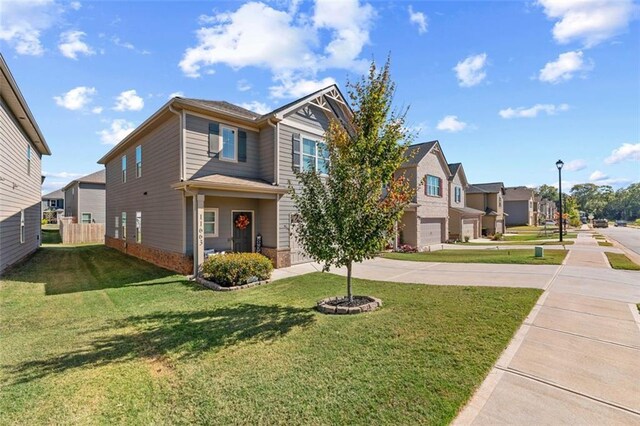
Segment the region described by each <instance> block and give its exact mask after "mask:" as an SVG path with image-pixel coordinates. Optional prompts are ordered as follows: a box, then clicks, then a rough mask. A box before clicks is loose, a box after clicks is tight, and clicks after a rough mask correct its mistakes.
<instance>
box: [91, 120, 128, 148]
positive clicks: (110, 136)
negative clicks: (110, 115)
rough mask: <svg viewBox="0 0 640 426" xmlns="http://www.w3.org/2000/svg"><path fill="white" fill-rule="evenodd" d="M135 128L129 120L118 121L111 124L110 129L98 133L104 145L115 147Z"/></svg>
mask: <svg viewBox="0 0 640 426" xmlns="http://www.w3.org/2000/svg"><path fill="white" fill-rule="evenodd" d="M135 128H136V127H135V126H134V124H133V123H131V122H129V121H127V120H123V119H116V120H113V121H112V122H111V125H110V126H109V128H108V129H103V130H100V131H99V132H97V133H98V135H99V136H100V140H101V141H102V143H103V144H105V145H115V144H117V143H118V142H120V141H121V140H122V139H124V138H125V137H127V135H128V134H129V133H131V132H133V130H134V129H135Z"/></svg>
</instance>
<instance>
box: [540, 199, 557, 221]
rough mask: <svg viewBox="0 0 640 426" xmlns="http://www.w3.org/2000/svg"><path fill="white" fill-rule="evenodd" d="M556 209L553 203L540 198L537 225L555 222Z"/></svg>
mask: <svg viewBox="0 0 640 426" xmlns="http://www.w3.org/2000/svg"><path fill="white" fill-rule="evenodd" d="M557 211H558V208H557V206H556V203H555V201H551V200H548V199H546V198H542V199H540V200H539V202H538V223H539V224H543V223H544V222H546V221H549V220H552V221H553V220H555V215H556V212H557Z"/></svg>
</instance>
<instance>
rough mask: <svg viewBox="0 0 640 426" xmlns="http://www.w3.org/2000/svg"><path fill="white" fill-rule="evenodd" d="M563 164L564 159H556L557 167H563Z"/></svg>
mask: <svg viewBox="0 0 640 426" xmlns="http://www.w3.org/2000/svg"><path fill="white" fill-rule="evenodd" d="M562 166H564V163H563V162H562V160H558V161H556V167H557V168H558V170H560V169H562Z"/></svg>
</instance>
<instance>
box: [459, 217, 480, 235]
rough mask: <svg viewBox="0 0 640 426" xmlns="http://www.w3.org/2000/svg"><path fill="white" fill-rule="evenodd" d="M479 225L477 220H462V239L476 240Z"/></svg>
mask: <svg viewBox="0 0 640 426" xmlns="http://www.w3.org/2000/svg"><path fill="white" fill-rule="evenodd" d="M477 224H478V220H477V219H463V220H462V238H463V239H464V237H469V238H471V239H473V238H476V227H477Z"/></svg>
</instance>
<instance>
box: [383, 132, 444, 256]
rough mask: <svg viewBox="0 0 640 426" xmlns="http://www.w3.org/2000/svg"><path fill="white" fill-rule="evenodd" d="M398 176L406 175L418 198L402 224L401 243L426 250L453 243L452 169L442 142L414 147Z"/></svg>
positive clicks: (432, 142)
mask: <svg viewBox="0 0 640 426" xmlns="http://www.w3.org/2000/svg"><path fill="white" fill-rule="evenodd" d="M406 155H407V157H408V160H407V161H406V162H405V163H404V164H403V165H402V167H401V168H400V169H399V170H398V172H397V173H396V175H397V176H400V175H404V176H405V177H406V178H407V179H409V182H410V184H411V186H412V187H413V188H417V193H416V197H415V199H414V200H413V202H412V203H411V204H410V205H409V206H408V207H407V208H406V209H405V212H404V215H403V216H402V221H401V223H400V243H401V244H409V245H411V246H414V247H416V248H417V249H418V250H424V249H425V248H426V247H427V246H429V245H430V244H439V243H443V242H446V241H447V240H448V239H449V178H450V176H451V173H450V171H449V165H448V164H447V160H446V158H445V157H444V154H443V153H442V148H441V147H440V143H439V142H438V141H431V142H424V143H420V144H416V145H412V146H410V147H409V149H408V150H407V154H406Z"/></svg>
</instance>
